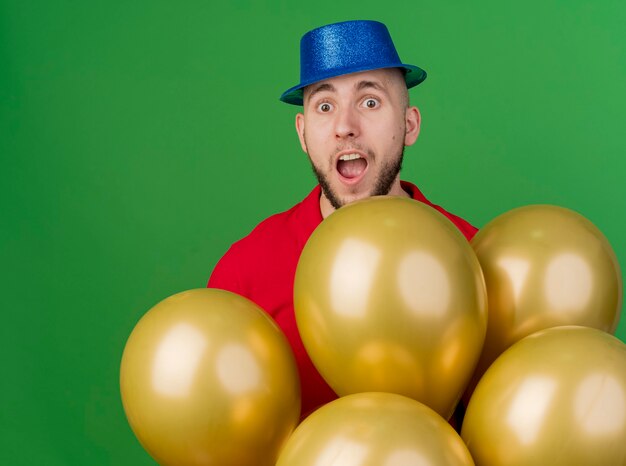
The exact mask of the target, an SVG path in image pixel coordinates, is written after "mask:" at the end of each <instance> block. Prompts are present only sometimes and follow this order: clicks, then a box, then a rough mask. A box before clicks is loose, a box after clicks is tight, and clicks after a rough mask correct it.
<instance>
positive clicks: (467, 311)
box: [294, 196, 487, 418]
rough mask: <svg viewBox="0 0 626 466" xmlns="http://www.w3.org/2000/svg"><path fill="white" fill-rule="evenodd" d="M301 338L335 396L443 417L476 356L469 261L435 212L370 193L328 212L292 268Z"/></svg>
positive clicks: (479, 280) (478, 299)
mask: <svg viewBox="0 0 626 466" xmlns="http://www.w3.org/2000/svg"><path fill="white" fill-rule="evenodd" d="M294 307H295V313H296V321H297V324H298V329H299V331H300V334H301V336H302V341H303V343H304V345H305V348H306V349H307V352H308V353H309V355H310V356H311V359H312V361H313V363H314V364H315V366H316V367H317V369H318V370H319V372H320V374H321V375H322V376H323V377H324V379H325V380H326V381H327V382H328V384H329V385H330V386H331V387H332V388H333V389H334V390H335V391H336V392H337V393H338V394H339V395H341V396H343V395H348V394H351V393H358V392H368V391H380V392H392V393H398V394H400V395H405V396H408V397H410V398H413V399H415V400H418V401H421V402H422V403H424V404H426V405H427V406H429V407H431V408H433V409H434V410H435V411H437V412H438V413H439V414H440V415H442V416H443V417H445V418H448V417H450V415H451V414H452V412H453V410H454V407H455V405H456V403H457V401H458V399H459V397H460V395H461V393H462V392H463V390H464V388H465V385H466V384H467V382H468V379H469V377H471V375H472V371H473V369H474V367H475V365H476V362H477V360H478V357H479V355H480V350H481V346H482V344H483V340H484V336H485V330H486V325H487V324H486V317H487V309H486V292H485V285H484V281H483V277H482V273H481V270H480V266H479V264H478V260H477V259H476V256H475V254H474V252H473V250H472V248H471V247H470V245H469V243H468V242H467V241H466V239H465V238H464V237H463V235H462V234H461V233H460V232H459V231H458V229H457V228H456V227H455V226H454V225H453V224H452V222H450V221H449V220H448V219H446V218H445V217H444V216H443V215H442V214H440V213H439V212H437V211H436V210H435V209H433V208H431V207H428V206H426V205H424V204H422V203H420V202H418V201H414V200H410V199H405V198H399V197H388V196H383V197H372V198H369V199H367V200H363V201H359V202H356V203H353V204H350V205H347V206H345V207H342V208H341V209H339V210H337V211H336V212H335V213H333V214H332V215H330V216H329V217H328V218H327V219H326V220H324V221H323V222H322V223H321V224H320V226H319V227H318V228H317V229H316V230H315V231H314V232H313V235H312V236H311V238H310V239H309V241H308V242H307V244H306V246H305V247H304V250H303V252H302V255H301V257H300V260H299V262H298V267H297V270H296V278H295V285H294Z"/></svg>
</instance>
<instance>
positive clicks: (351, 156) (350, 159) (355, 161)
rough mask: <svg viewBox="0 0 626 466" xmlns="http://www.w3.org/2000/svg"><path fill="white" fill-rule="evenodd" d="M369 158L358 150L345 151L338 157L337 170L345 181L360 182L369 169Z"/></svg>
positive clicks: (350, 182)
mask: <svg viewBox="0 0 626 466" xmlns="http://www.w3.org/2000/svg"><path fill="white" fill-rule="evenodd" d="M367 166H368V163H367V159H366V158H365V157H363V155H361V154H359V153H358V152H345V153H343V154H342V155H340V156H339V158H338V159H337V172H338V173H339V176H340V179H341V180H342V181H343V182H345V183H349V184H352V183H356V182H358V181H359V180H360V179H361V178H362V177H363V175H364V174H365V172H366V171H367Z"/></svg>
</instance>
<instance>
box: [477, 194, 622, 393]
mask: <svg viewBox="0 0 626 466" xmlns="http://www.w3.org/2000/svg"><path fill="white" fill-rule="evenodd" d="M471 244H472V247H473V248H474V250H475V251H476V255H477V256H478V260H479V261H480V265H481V267H482V269H483V273H484V275H485V283H486V285H487V295H488V297H489V319H488V325H487V337H486V338H485V346H484V348H483V353H482V355H481V359H480V362H479V365H478V368H477V370H476V376H475V381H476V380H477V379H478V377H479V376H480V375H481V374H482V373H483V372H484V371H485V370H486V369H487V367H489V364H491V363H492V362H493V361H494V360H495V359H496V357H497V356H498V355H499V354H500V353H502V351H504V350H505V349H506V348H508V347H509V346H511V345H512V344H513V343H514V342H516V341H518V340H519V339H521V338H522V337H525V336H526V335H530V334H531V333H534V332H536V331H538V330H543V329H546V328H550V327H556V326H559V325H582V326H585V327H593V328H597V329H600V330H604V331H606V332H610V333H613V332H614V331H615V329H616V328H617V323H618V319H619V313H620V310H621V307H622V275H621V272H620V268H619V265H618V263H617V258H616V256H615V253H614V252H613V249H612V248H611V245H610V244H609V242H608V241H607V239H606V238H605V237H604V235H603V234H602V233H601V232H600V231H599V230H598V229H597V228H596V227H595V226H594V225H593V224H592V223H591V222H590V221H589V220H587V219H586V218H585V217H583V216H582V215H580V214H578V213H576V212H573V211H571V210H569V209H564V208H562V207H556V206H550V205H533V206H526V207H521V208H518V209H514V210H511V211H509V212H506V213H504V214H502V215H500V216H499V217H497V218H495V219H494V220H492V221H491V222H489V223H488V224H487V225H485V227H484V228H483V229H482V230H480V231H479V232H478V234H477V235H476V236H475V237H474V239H473V240H472V243H471Z"/></svg>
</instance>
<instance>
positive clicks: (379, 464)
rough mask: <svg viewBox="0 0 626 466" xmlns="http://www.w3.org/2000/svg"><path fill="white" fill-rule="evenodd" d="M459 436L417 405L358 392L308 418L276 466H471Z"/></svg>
mask: <svg viewBox="0 0 626 466" xmlns="http://www.w3.org/2000/svg"><path fill="white" fill-rule="evenodd" d="M473 464H474V462H473V461H472V458H471V456H470V454H469V452H468V451H467V447H466V446H465V444H464V443H463V441H462V440H461V437H459V435H458V434H457V433H456V432H455V431H454V429H453V428H452V427H450V425H449V424H448V423H447V422H446V421H445V420H444V419H443V418H442V417H441V416H439V415H438V414H437V413H435V412H434V411H433V410H432V409H430V408H428V407H427V406H425V405H423V404H422V403H419V402H418V401H415V400H412V399H410V398H406V397H404V396H401V395H395V394H391V393H358V394H356V395H349V396H346V397H343V398H339V399H338V400H335V401H332V402H330V403H328V404H327V405H324V406H322V407H321V408H319V409H318V410H317V411H315V412H313V414H311V415H310V416H309V417H307V418H306V419H305V420H304V421H303V422H302V424H300V425H299V426H298V428H297V429H296V430H295V431H294V433H293V435H292V436H291V437H290V438H289V440H288V442H287V444H286V445H285V447H284V448H283V450H282V451H281V453H280V457H279V458H278V462H277V463H276V466H321V465H324V466H327V465H337V466H339V465H341V466H400V465H401V466H424V465H428V466H470V465H473Z"/></svg>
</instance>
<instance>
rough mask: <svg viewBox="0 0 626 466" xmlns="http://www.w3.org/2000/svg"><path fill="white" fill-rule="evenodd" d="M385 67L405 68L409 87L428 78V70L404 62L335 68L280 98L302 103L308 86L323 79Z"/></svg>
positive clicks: (289, 90) (298, 103) (286, 92)
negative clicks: (341, 69) (342, 70)
mask: <svg viewBox="0 0 626 466" xmlns="http://www.w3.org/2000/svg"><path fill="white" fill-rule="evenodd" d="M385 68H404V69H405V70H406V73H405V74H404V80H405V82H406V87H407V89H411V88H412V87H415V86H417V85H418V84H419V83H421V82H422V81H424V80H425V79H426V71H424V70H423V69H421V68H420V67H418V66H414V65H406V64H404V63H402V64H397V63H396V64H393V65H389V66H377V67H376V68H368V67H364V68H362V69H359V68H356V69H355V68H350V69H349V70H345V72H341V71H339V72H337V71H338V70H336V69H335V70H333V73H332V74H329V75H328V76H324V75H322V76H316V77H315V79H312V80H309V81H305V82H301V83H300V84H298V85H297V86H294V87H292V88H290V89H287V90H286V91H285V92H283V94H282V95H281V96H280V100H281V101H283V102H285V103H287V104H292V105H302V103H303V91H304V88H305V87H306V86H309V85H311V84H313V83H317V82H320V81H323V80H325V79H331V78H336V77H337V76H343V75H346V74H352V73H359V72H361V71H372V70H378V69H385Z"/></svg>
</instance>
